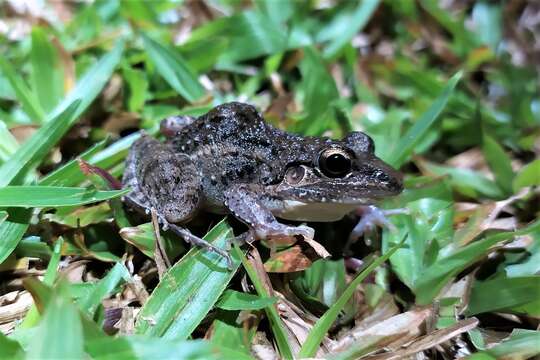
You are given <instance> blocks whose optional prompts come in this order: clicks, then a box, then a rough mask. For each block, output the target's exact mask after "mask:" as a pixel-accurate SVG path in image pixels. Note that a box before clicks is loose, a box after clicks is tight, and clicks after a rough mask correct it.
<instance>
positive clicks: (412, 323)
mask: <svg viewBox="0 0 540 360" xmlns="http://www.w3.org/2000/svg"><path fill="white" fill-rule="evenodd" d="M432 313H433V310H432V308H431V307H429V308H419V309H415V310H411V311H407V312H405V313H403V314H399V315H395V316H392V317H391V318H389V319H386V320H384V321H381V322H378V323H376V324H375V325H373V326H370V327H367V328H365V327H355V328H353V329H351V330H350V332H349V334H347V335H346V336H345V337H343V338H341V339H340V340H338V341H337V342H336V344H335V345H334V347H333V348H332V349H331V350H332V352H341V351H345V350H346V349H347V348H348V347H350V346H354V344H355V343H357V342H360V343H362V342H363V339H364V338H366V337H371V339H372V340H373V337H375V338H376V339H377V343H379V342H384V343H385V344H388V343H387V341H386V339H387V338H393V337H395V336H396V335H399V339H397V340H396V341H394V340H392V342H391V343H392V345H393V348H398V347H400V346H401V345H403V344H405V343H407V342H409V341H410V340H412V339H414V338H416V337H417V336H419V335H420V333H421V329H420V327H421V325H422V324H423V323H424V321H425V320H426V319H427V318H428V317H429V316H431V315H432ZM366 345H370V346H371V345H372V344H366Z"/></svg>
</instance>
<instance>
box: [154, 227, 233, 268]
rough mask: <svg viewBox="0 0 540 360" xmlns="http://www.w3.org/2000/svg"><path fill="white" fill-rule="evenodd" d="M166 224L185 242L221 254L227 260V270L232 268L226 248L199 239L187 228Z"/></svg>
mask: <svg viewBox="0 0 540 360" xmlns="http://www.w3.org/2000/svg"><path fill="white" fill-rule="evenodd" d="M167 226H168V228H169V229H170V230H171V231H172V232H173V233H175V234H176V235H178V236H180V237H181V238H183V239H184V240H185V241H186V242H188V243H190V244H191V245H192V246H197V247H200V248H203V249H205V250H208V251H212V252H215V253H216V254H219V255H221V256H223V257H224V258H225V260H226V261H227V268H228V269H229V270H232V268H233V263H232V259H231V255H230V254H229V253H228V252H227V251H226V250H224V249H221V248H218V247H217V246H215V245H212V244H210V243H209V242H208V241H206V240H204V239H201V238H200V237H198V236H195V235H193V234H192V233H191V232H190V231H189V230H188V229H185V228H183V227H180V226H178V225H175V224H167ZM164 227H165V226H164Z"/></svg>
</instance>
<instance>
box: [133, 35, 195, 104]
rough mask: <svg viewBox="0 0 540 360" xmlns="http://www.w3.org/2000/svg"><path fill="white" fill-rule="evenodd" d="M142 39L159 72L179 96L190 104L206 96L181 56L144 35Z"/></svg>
mask: <svg viewBox="0 0 540 360" xmlns="http://www.w3.org/2000/svg"><path fill="white" fill-rule="evenodd" d="M142 38H143V41H144V48H145V50H146V52H147V53H148V56H149V58H150V60H151V61H152V62H153V63H154V65H155V66H156V70H157V72H158V73H159V74H160V75H161V77H162V78H163V80H165V81H166V82H167V83H168V84H169V85H170V86H171V87H172V88H173V89H174V90H175V91H176V92H177V93H178V94H180V95H182V96H183V97H184V98H185V99H186V100H188V101H189V102H195V101H196V100H198V99H200V98H201V97H202V96H203V95H204V88H203V87H202V86H201V84H200V83H199V80H197V76H196V74H195V73H194V72H193V70H191V69H190V68H189V66H188V64H187V63H186V61H185V60H184V59H183V58H182V57H181V56H180V54H178V53H175V52H174V51H172V50H171V49H169V48H167V47H165V46H164V45H162V44H160V43H158V42H157V41H155V40H153V39H151V38H150V37H148V36H147V35H144V34H143V36H142Z"/></svg>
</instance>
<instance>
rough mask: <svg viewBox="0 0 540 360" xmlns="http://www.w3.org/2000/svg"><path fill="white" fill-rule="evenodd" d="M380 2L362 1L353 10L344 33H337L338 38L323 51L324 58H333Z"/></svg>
mask: <svg viewBox="0 0 540 360" xmlns="http://www.w3.org/2000/svg"><path fill="white" fill-rule="evenodd" d="M379 3H380V0H364V1H361V2H360V5H358V7H357V8H356V10H354V12H353V14H352V15H351V17H350V18H349V21H348V22H347V26H344V28H345V31H342V32H339V36H337V37H336V38H335V39H333V40H332V41H331V42H330V43H329V44H328V46H327V47H326V48H325V49H324V52H323V54H324V57H325V58H332V57H334V56H335V55H336V54H337V53H338V52H339V51H340V50H341V49H342V48H343V47H344V46H345V45H346V44H347V43H349V42H350V41H351V40H352V38H353V37H354V36H355V35H356V34H357V33H358V32H359V31H360V30H361V29H362V28H363V27H364V26H365V25H366V24H367V22H368V21H369V19H370V18H371V15H373V13H374V12H375V10H376V9H377V7H378V6H379Z"/></svg>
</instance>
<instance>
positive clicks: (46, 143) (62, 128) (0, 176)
mask: <svg viewBox="0 0 540 360" xmlns="http://www.w3.org/2000/svg"><path fill="white" fill-rule="evenodd" d="M79 103H80V101H76V102H74V103H73V104H71V106H69V107H68V108H66V110H65V111H64V112H62V113H61V114H59V115H58V117H57V118H55V119H53V120H51V121H49V122H48V123H46V124H45V125H43V126H42V127H41V128H40V129H39V130H38V131H37V132H36V133H35V134H34V135H32V137H31V138H30V139H28V141H26V142H25V143H24V144H23V145H22V146H21V147H20V148H19V150H17V152H16V153H15V154H14V155H13V156H12V157H11V158H10V159H9V160H8V161H7V162H6V163H4V164H3V165H2V166H1V167H0V187H3V186H7V185H9V184H10V183H13V182H14V183H17V182H18V183H21V182H22V179H23V178H24V176H25V175H26V174H27V173H28V172H29V171H30V170H32V169H34V168H35V167H36V166H38V165H39V163H40V162H41V161H42V160H43V158H45V156H47V153H48V152H49V150H50V149H51V148H52V147H53V146H54V145H55V144H56V143H57V142H58V141H59V140H60V138H61V137H62V136H63V135H64V134H65V133H66V132H67V130H68V129H69V125H70V123H71V122H72V121H73V116H74V114H75V111H76V109H77V107H78V106H79Z"/></svg>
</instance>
